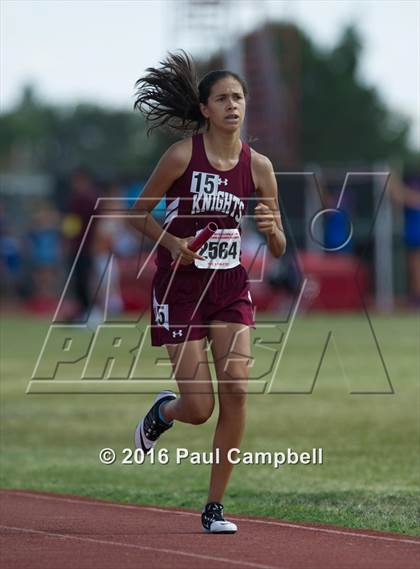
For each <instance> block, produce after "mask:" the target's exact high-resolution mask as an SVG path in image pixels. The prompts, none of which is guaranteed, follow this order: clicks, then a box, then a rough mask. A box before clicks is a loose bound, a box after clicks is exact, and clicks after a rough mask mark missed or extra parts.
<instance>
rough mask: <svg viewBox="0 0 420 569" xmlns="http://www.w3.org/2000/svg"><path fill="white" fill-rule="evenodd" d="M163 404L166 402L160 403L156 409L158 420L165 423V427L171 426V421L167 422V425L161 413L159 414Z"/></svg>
mask: <svg viewBox="0 0 420 569" xmlns="http://www.w3.org/2000/svg"><path fill="white" fill-rule="evenodd" d="M163 403H167V401H162V403H161V404H160V405H159V407H158V415H159V419H160V420H161V421H162V423H165V425H172V423H173V421H169V423H168V421H166V419H164V418H163V417H162V413H161V412H160V408H161V406H162V405H163Z"/></svg>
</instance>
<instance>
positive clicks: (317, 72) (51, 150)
mask: <svg viewBox="0 0 420 569" xmlns="http://www.w3.org/2000/svg"><path fill="white" fill-rule="evenodd" d="M242 42H243V45H244V54H245V66H244V69H245V74H246V79H247V80H248V83H249V86H250V94H251V97H250V100H249V107H248V111H249V113H248V125H247V135H248V136H249V138H250V141H251V144H252V145H253V146H254V147H255V148H256V150H259V151H262V152H265V153H267V154H268V156H269V157H270V158H271V159H272V161H273V162H274V163H275V166H276V167H277V168H287V167H289V166H293V167H299V166H303V165H304V164H306V163H308V162H311V163H314V162H315V163H318V164H320V165H321V166H322V165H324V164H325V165H327V164H340V165H343V164H350V163H352V164H354V163H358V164H360V163H364V164H366V163H367V162H373V161H376V160H398V161H399V162H403V163H407V162H413V161H414V159H415V152H414V151H413V150H412V149H410V146H409V142H408V133H409V120H408V119H407V118H405V117H402V116H400V115H399V114H398V113H396V112H394V111H392V110H390V109H388V108H387V106H386V105H385V103H384V102H383V101H382V99H381V96H380V94H379V93H378V92H377V90H376V89H375V88H373V87H371V86H368V85H365V84H364V83H363V82H362V80H361V79H360V77H359V74H358V64H359V61H360V58H361V54H362V44H361V41H360V38H359V36H358V34H357V31H356V30H355V29H354V28H351V27H350V28H348V29H346V30H344V32H343V34H342V37H341V38H340V40H339V41H338V43H337V45H336V46H335V47H333V48H332V49H321V48H320V47H319V46H317V45H315V43H314V42H313V41H312V40H311V39H310V38H309V37H308V36H307V35H306V34H305V33H304V32H302V31H301V30H300V29H298V28H297V27H296V26H294V25H291V24H287V23H271V24H269V25H266V26H264V27H263V28H260V29H258V30H256V31H254V32H252V33H250V34H248V35H247V36H246V37H244V38H242ZM222 66H223V65H222V56H221V55H215V56H212V57H210V59H208V60H206V61H205V62H203V61H198V68H199V71H200V73H204V72H205V71H207V70H208V69H211V68H215V67H216V68H217V67H222ZM133 73H134V74H133V84H134V81H135V79H137V77H136V72H133ZM140 73H141V72H140ZM140 73H139V75H140ZM129 97H130V94H129V93H127V98H129ZM171 141H172V136H171V134H170V133H165V132H162V133H158V132H157V131H155V132H154V134H153V135H152V136H151V137H149V138H147V136H146V127H145V123H144V121H143V119H142V117H140V116H139V115H138V114H136V113H134V112H126V111H120V110H113V109H108V108H103V107H100V106H98V105H95V104H86V103H83V104H82V103H81V104H75V105H74V106H73V107H60V106H57V105H53V104H50V103H46V102H43V101H41V100H39V99H38V98H37V96H36V93H35V91H34V89H33V88H32V87H30V86H27V87H26V88H25V89H24V91H23V93H22V97H21V100H20V102H19V103H18V104H17V105H16V107H15V108H14V109H12V110H11V111H9V112H6V113H3V114H1V115H0V168H1V169H2V171H3V172H16V171H19V172H25V173H34V172H42V171H48V173H49V174H51V175H53V176H60V177H62V176H66V175H67V174H68V173H69V172H70V171H71V170H73V169H74V168H76V167H78V166H80V165H81V164H83V165H87V166H88V167H89V168H90V169H91V170H92V171H93V172H94V173H95V174H96V175H98V176H99V177H102V178H107V177H112V176H119V177H136V178H143V177H145V176H147V175H148V174H150V172H151V170H152V168H153V167H154V165H155V164H156V162H157V161H158V159H159V157H160V155H161V153H162V151H163V150H164V149H165V147H166V146H167V145H168V144H169V143H170V142H171Z"/></svg>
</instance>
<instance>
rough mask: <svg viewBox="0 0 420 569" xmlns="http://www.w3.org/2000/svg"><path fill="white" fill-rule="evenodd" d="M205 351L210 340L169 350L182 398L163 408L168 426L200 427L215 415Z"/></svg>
mask: <svg viewBox="0 0 420 569" xmlns="http://www.w3.org/2000/svg"><path fill="white" fill-rule="evenodd" d="M205 347H206V339H203V340H192V341H189V342H184V343H183V344H168V345H167V346H166V348H167V350H168V354H169V357H170V359H171V362H172V367H173V370H174V375H175V378H176V381H177V384H178V388H179V392H180V397H178V398H177V399H176V400H173V401H168V402H167V403H163V404H162V406H161V408H160V413H161V416H162V417H163V419H164V420H165V421H166V422H168V423H169V422H170V421H172V420H174V419H175V420H176V421H181V422H183V423H192V424H194V425H198V424H200V423H204V422H205V421H207V419H208V418H209V417H210V415H211V414H212V412H213V408H214V392H213V385H212V382H211V375H210V370H209V365H208V360H207V353H206V351H205Z"/></svg>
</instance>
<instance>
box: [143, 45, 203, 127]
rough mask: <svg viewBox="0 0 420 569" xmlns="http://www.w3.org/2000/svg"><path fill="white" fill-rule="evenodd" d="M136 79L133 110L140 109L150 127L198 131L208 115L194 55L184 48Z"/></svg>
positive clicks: (170, 54)
mask: <svg viewBox="0 0 420 569" xmlns="http://www.w3.org/2000/svg"><path fill="white" fill-rule="evenodd" d="M146 71H147V74H146V75H145V76H144V77H141V78H140V79H139V80H138V81H136V84H135V86H136V93H135V96H136V100H135V103H134V109H138V110H139V111H141V112H142V113H143V114H144V115H145V117H146V119H147V121H148V122H149V124H150V127H149V129H148V131H147V134H150V132H151V131H152V130H153V129H154V128H157V127H160V126H168V127H169V128H171V129H175V130H180V131H182V132H184V133H185V132H188V131H193V132H197V131H198V130H199V129H200V128H201V127H202V126H203V125H204V124H205V118H204V116H203V115H202V114H201V111H200V96H199V91H198V85H197V74H196V70H195V65H194V62H193V60H192V59H191V57H190V56H189V55H188V54H187V53H185V51H183V50H181V53H180V54H174V53H169V54H168V56H167V57H166V59H164V60H163V61H161V67H159V68H154V67H149V68H148V69H146Z"/></svg>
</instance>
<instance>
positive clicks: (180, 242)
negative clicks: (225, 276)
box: [169, 237, 203, 265]
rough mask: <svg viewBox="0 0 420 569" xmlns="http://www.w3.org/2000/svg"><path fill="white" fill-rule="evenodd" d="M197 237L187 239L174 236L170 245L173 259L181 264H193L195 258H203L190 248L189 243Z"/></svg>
mask: <svg viewBox="0 0 420 569" xmlns="http://www.w3.org/2000/svg"><path fill="white" fill-rule="evenodd" d="M194 239H195V238H194V237H187V238H186V239H181V238H179V237H174V238H173V241H172V243H171V245H170V247H169V252H170V253H171V256H172V259H173V260H174V261H175V262H177V263H178V261H179V264H180V265H191V263H193V262H194V259H199V260H203V257H201V256H200V255H199V254H198V253H194V251H191V249H188V244H189V243H191V241H193V240H194Z"/></svg>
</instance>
